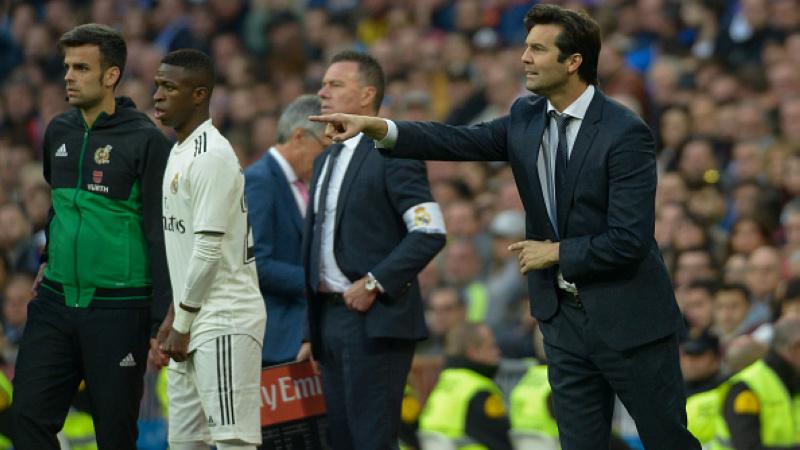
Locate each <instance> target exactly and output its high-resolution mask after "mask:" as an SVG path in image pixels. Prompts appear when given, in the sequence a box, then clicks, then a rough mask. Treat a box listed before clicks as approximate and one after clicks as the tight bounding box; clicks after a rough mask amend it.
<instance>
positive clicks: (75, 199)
mask: <svg viewBox="0 0 800 450" xmlns="http://www.w3.org/2000/svg"><path fill="white" fill-rule="evenodd" d="M99 118H100V116H99V115H98V116H97V118H96V119H95V120H94V123H93V124H92V125H91V126H89V125H88V124H87V123H86V120H85V119H83V117H81V120H82V121H83V128H84V132H83V144H82V145H81V154H80V157H79V158H80V159H79V160H78V183H77V185H76V186H75V195H73V197H72V203H73V205H74V206H75V211H77V212H78V229H77V230H76V232H75V251H74V252H73V253H72V254H73V255H74V256H73V257H74V264H73V268H74V270H75V285H76V286H77V288H78V296H77V297H76V299H75V304H74V305H73V306H74V307H75V308H77V307H79V306H80V299H81V280H80V278H79V276H78V247H79V246H78V241H79V240H80V236H81V225H82V222H83V216H82V215H81V209H80V207H79V206H78V195H80V192H81V185H82V184H83V156H84V154H85V153H86V147H87V146H88V145H89V132H90V131H92V128H93V127H94V124H95V123H97V119H99Z"/></svg>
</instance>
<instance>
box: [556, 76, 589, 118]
mask: <svg viewBox="0 0 800 450" xmlns="http://www.w3.org/2000/svg"><path fill="white" fill-rule="evenodd" d="M594 92H595V88H594V85H593V84H590V85H589V86H587V87H586V89H584V91H583V93H582V94H581V95H580V96H578V98H576V99H575V101H574V102H572V104H570V105H569V106H567V107H566V108H565V109H564V111H563V112H562V113H561V114H567V115H568V116H570V117H574V118H577V119H580V120H583V118H584V117H585V116H586V111H587V110H588V109H589V104H591V103H592V98H594ZM550 111H558V110H557V109H556V108H555V106H553V104H552V103H550V100H548V101H547V114H548V115H550Z"/></svg>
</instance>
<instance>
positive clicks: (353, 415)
mask: <svg viewBox="0 0 800 450" xmlns="http://www.w3.org/2000/svg"><path fill="white" fill-rule="evenodd" d="M320 319H321V323H322V347H323V352H324V354H323V355H322V364H321V366H322V385H323V390H324V393H325V407H326V409H327V411H328V426H329V433H330V438H331V445H332V448H333V449H334V450H388V449H397V448H398V433H399V430H400V410H401V406H402V402H403V389H404V387H405V383H406V378H407V377H408V372H409V370H410V369H411V359H412V357H413V356H414V341H409V340H404V339H370V338H368V337H367V335H366V332H365V327H364V324H365V314H364V313H360V312H358V311H352V310H349V309H347V307H346V306H344V303H338V304H332V303H328V304H326V306H324V307H323V308H322V316H321V318H320Z"/></svg>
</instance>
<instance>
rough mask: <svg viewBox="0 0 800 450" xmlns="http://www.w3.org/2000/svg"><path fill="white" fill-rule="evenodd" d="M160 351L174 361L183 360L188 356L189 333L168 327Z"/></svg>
mask: <svg viewBox="0 0 800 450" xmlns="http://www.w3.org/2000/svg"><path fill="white" fill-rule="evenodd" d="M161 351H162V352H164V353H166V354H167V355H169V357H170V358H172V359H173V360H175V362H184V361H186V358H188V357H189V333H186V334H183V333H179V332H177V331H175V329H174V328H172V329H170V332H169V335H168V336H167V338H166V339H165V340H164V343H163V344H161Z"/></svg>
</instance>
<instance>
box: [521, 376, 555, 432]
mask: <svg viewBox="0 0 800 450" xmlns="http://www.w3.org/2000/svg"><path fill="white" fill-rule="evenodd" d="M550 392H551V389H550V383H549V382H548V381H547V366H546V365H538V366H533V367H531V368H530V369H528V371H527V372H526V373H525V376H523V377H522V379H521V380H520V381H519V383H517V385H516V386H515V387H514V389H513V390H512V391H511V429H512V430H515V431H533V432H536V433H541V434H544V435H546V436H550V437H552V438H558V426H557V425H556V419H555V418H554V417H553V416H552V414H550V408H549V407H548V405H547V399H548V398H549V397H550Z"/></svg>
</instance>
